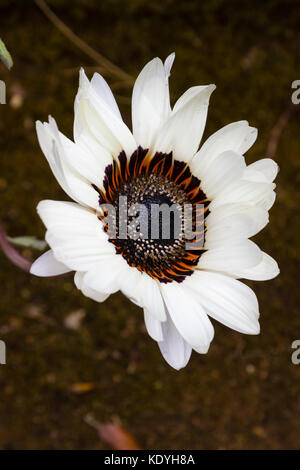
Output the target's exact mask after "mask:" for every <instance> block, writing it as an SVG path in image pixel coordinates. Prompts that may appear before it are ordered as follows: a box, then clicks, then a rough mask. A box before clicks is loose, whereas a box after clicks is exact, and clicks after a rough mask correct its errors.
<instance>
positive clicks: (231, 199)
mask: <svg viewBox="0 0 300 470" xmlns="http://www.w3.org/2000/svg"><path fill="white" fill-rule="evenodd" d="M274 187H275V185H274V183H256V182H253V181H246V180H237V181H234V182H232V183H231V184H230V185H228V187H227V188H225V189H224V190H223V191H221V192H220V193H218V195H217V196H216V197H215V199H213V201H212V202H211V203H210V210H212V209H215V208H216V207H218V206H221V205H224V204H229V203H236V202H239V203H240V204H249V205H252V206H254V205H261V206H262V207H264V204H265V201H266V200H268V198H269V197H270V195H271V194H272V191H273V189H274Z"/></svg>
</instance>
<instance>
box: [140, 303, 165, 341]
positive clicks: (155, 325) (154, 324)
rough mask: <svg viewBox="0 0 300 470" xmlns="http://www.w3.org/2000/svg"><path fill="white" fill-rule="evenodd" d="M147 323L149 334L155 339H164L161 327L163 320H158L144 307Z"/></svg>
mask: <svg viewBox="0 0 300 470" xmlns="http://www.w3.org/2000/svg"><path fill="white" fill-rule="evenodd" d="M144 319H145V325H146V328H147V331H148V334H149V336H151V338H152V339H154V340H155V341H162V340H163V333H162V328H161V322H160V321H159V320H157V318H155V317H154V316H153V315H152V314H151V313H149V312H148V311H147V309H144Z"/></svg>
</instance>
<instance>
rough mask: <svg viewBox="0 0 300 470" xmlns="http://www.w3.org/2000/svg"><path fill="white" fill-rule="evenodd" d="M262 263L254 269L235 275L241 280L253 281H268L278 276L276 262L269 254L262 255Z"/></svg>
mask: <svg viewBox="0 0 300 470" xmlns="http://www.w3.org/2000/svg"><path fill="white" fill-rule="evenodd" d="M262 255H263V257H262V260H261V262H260V263H258V264H257V265H256V266H253V267H252V268H248V269H244V270H240V271H236V272H233V275H234V276H235V277H237V278H241V279H251V280H253V281H267V280H269V279H273V278H274V277H276V276H278V274H279V268H278V264H277V263H276V261H275V260H274V259H273V258H272V257H271V256H269V255H268V254H267V253H264V252H263V253H262Z"/></svg>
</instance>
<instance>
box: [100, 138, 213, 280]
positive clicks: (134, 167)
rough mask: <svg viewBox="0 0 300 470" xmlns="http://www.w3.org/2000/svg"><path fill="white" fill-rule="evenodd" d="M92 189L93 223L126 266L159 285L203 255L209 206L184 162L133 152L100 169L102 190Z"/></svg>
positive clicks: (190, 269) (183, 274) (179, 274)
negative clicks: (96, 208) (96, 199)
mask: <svg viewBox="0 0 300 470" xmlns="http://www.w3.org/2000/svg"><path fill="white" fill-rule="evenodd" d="M93 187H94V188H95V189H96V190H97V191H98V193H99V204H100V207H101V208H102V212H101V213H100V215H98V218H99V219H100V220H101V221H102V222H103V223H104V230H105V231H106V232H107V233H108V235H109V241H110V242H111V243H113V244H114V245H115V248H116V252H117V253H118V254H121V255H122V256H123V257H124V258H125V260H126V261H127V263H128V264H129V265H130V266H133V267H136V268H137V269H139V270H140V271H142V272H146V273H147V274H149V275H150V276H151V277H153V278H155V279H157V280H159V281H160V282H165V283H166V282H171V281H174V280H176V281H177V282H181V281H183V280H184V278H185V277H186V276H188V275H191V274H192V273H193V270H194V268H195V267H196V265H197V263H198V260H199V258H200V256H201V254H202V253H203V252H204V251H205V250H204V249H203V245H204V239H205V218H206V217H207V215H208V205H209V201H208V200H207V198H206V196H205V194H204V192H203V191H202V189H201V188H200V180H199V179H198V178H196V177H195V176H193V175H192V174H191V171H190V169H189V167H188V166H187V165H186V164H185V163H184V162H179V161H177V160H174V159H173V156H172V153H170V154H165V153H159V152H157V153H156V154H155V155H154V156H151V155H149V154H148V150H144V149H142V148H141V147H139V148H138V149H137V150H136V151H135V152H134V153H133V154H132V156H131V157H130V159H128V160H127V157H126V155H125V153H124V152H121V153H120V155H119V157H118V160H117V161H116V160H114V163H113V164H112V165H108V166H107V167H106V169H105V177H104V181H103V189H99V188H97V187H96V186H94V185H93ZM112 209H113V210H112Z"/></svg>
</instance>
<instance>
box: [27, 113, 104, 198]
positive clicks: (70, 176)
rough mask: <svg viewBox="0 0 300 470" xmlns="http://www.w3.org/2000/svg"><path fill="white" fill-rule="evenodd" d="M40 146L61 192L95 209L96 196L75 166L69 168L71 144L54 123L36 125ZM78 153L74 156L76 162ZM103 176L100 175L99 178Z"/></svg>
mask: <svg viewBox="0 0 300 470" xmlns="http://www.w3.org/2000/svg"><path fill="white" fill-rule="evenodd" d="M36 130H37V135H38V139H39V143H40V146H41V148H42V150H43V152H44V154H45V156H46V158H47V160H48V163H49V165H50V168H51V170H52V172H53V174H54V176H55V177H56V179H57V181H58V182H59V184H60V185H61V187H62V188H63V190H64V191H65V192H66V193H67V194H68V195H69V196H70V197H71V198H72V199H74V200H75V201H77V202H79V203H80V204H82V205H87V206H90V207H97V205H98V195H97V192H96V191H95V190H94V189H93V188H92V186H91V184H90V182H89V181H88V180H87V179H86V178H85V177H84V176H83V175H82V174H80V173H78V171H77V168H75V166H74V165H73V166H70V161H69V153H70V151H71V149H72V148H74V147H72V146H74V144H73V142H71V141H70V140H69V139H67V138H66V137H65V136H64V135H63V134H62V133H60V132H59V130H58V128H57V125H56V122H55V120H54V119H53V118H51V117H50V118H49V124H48V123H44V124H42V123H41V122H39V121H38V122H37V123H36ZM77 154H78V152H76V154H75V155H74V159H75V160H76V157H77ZM101 177H102V178H103V176H102V175H101V174H100V178H101Z"/></svg>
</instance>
